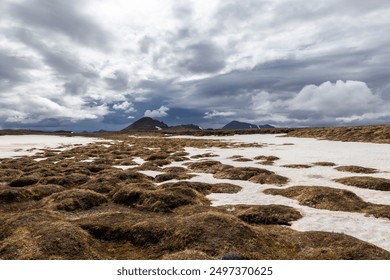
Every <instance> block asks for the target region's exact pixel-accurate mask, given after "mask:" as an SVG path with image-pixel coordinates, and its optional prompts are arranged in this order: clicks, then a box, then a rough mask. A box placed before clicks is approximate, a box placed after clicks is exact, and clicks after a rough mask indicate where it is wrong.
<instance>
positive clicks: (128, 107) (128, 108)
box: [112, 101, 136, 113]
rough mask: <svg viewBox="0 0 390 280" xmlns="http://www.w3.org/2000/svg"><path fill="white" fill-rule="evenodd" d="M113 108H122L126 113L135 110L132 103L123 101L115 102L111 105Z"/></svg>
mask: <svg viewBox="0 0 390 280" xmlns="http://www.w3.org/2000/svg"><path fill="white" fill-rule="evenodd" d="M112 108H113V109H115V110H122V111H125V112H126V113H130V112H135V111H136V110H135V109H134V107H133V103H131V102H128V101H124V102H122V103H117V104H115V105H114V106H112Z"/></svg>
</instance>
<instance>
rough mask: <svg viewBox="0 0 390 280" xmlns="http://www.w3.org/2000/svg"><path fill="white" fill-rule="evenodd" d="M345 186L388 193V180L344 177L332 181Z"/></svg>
mask: <svg viewBox="0 0 390 280" xmlns="http://www.w3.org/2000/svg"><path fill="white" fill-rule="evenodd" d="M334 181H335V182H337V183H341V184H344V185H347V186H354V187H358V188H362V189H371V190H378V191H390V180H389V179H384V178H376V177H369V176H354V177H345V178H339V179H335V180H334Z"/></svg>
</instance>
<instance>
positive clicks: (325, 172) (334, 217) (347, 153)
mask: <svg viewBox="0 0 390 280" xmlns="http://www.w3.org/2000/svg"><path fill="white" fill-rule="evenodd" d="M280 136H281V135H260V134H259V135H235V136H226V137H189V136H180V138H200V139H205V138H207V139H215V140H224V141H230V142H234V143H235V142H237V143H260V144H263V145H264V146H263V147H262V148H234V149H231V148H230V149H221V148H212V147H211V148H206V149H196V148H186V151H187V152H188V153H189V156H188V157H191V156H193V155H198V154H204V153H213V154H216V157H212V158H207V160H216V161H220V162H221V163H223V164H229V165H233V166H237V167H240V166H242V167H244V166H249V167H257V168H265V169H268V170H271V171H274V172H276V173H277V174H279V175H282V176H286V177H288V178H289V179H290V182H289V183H288V184H286V185H285V186H283V188H286V187H291V186H297V185H303V186H329V187H333V188H342V189H346V190H349V191H352V192H354V193H356V194H357V195H358V196H360V197H361V198H362V199H363V200H365V201H367V202H371V203H376V204H386V205H390V192H385V191H375V190H367V189H360V188H355V187H349V186H344V185H342V184H338V183H336V182H334V181H333V179H335V178H341V177H348V176H366V174H356V173H349V172H340V171H337V170H335V169H334V167H332V166H316V165H313V163H314V162H322V161H323V162H333V163H335V164H336V166H342V165H358V166H363V167H370V168H375V169H378V170H379V172H378V173H375V174H370V175H369V176H374V177H381V178H387V179H390V160H389V155H390V145H389V144H372V143H355V142H337V141H326V140H316V139H309V138H291V137H280ZM93 142H101V140H99V139H94V138H85V137H60V136H46V135H45V136H44V135H20V136H0V158H8V157H15V156H22V155H32V154H35V153H36V152H39V151H40V149H44V148H60V149H62V148H66V147H72V146H73V145H75V144H88V143H93ZM105 144H106V143H102V145H105ZM234 155H240V156H243V157H245V158H248V159H252V161H248V162H237V161H234V160H233V159H231V158H230V157H231V156H234ZM261 155H263V156H276V157H279V158H280V159H279V160H277V161H275V162H274V164H273V165H265V166H263V165H260V164H259V163H258V162H259V161H257V160H253V159H254V157H256V156H261ZM133 160H134V161H135V162H136V163H137V164H139V165H141V164H143V163H144V162H145V161H144V160H143V159H142V158H140V157H136V158H134V159H133ZM201 160H204V159H191V160H190V161H191V162H192V161H201ZM88 161H93V159H89V160H88ZM183 163H185V162H173V163H172V164H171V166H183V167H185V165H183ZM287 164H306V165H310V166H311V167H310V168H306V169H295V168H287V167H284V165H287ZM165 167H166V166H165ZM118 168H119V166H118ZM122 168H123V169H127V168H134V166H125V167H122ZM142 173H144V174H147V175H150V176H156V175H158V174H160V172H156V171H142ZM195 174H196V175H197V176H195V177H193V178H191V179H190V180H191V181H200V182H210V183H219V182H226V183H233V184H236V185H239V186H241V187H242V190H241V191H240V192H239V193H236V194H226V193H219V194H217V193H216V194H211V195H209V196H208V198H209V199H210V200H211V201H212V204H213V205H214V206H218V205H237V204H248V205H268V204H281V205H287V206H292V207H294V208H296V209H298V210H299V211H300V212H301V213H302V215H303V218H302V219H299V220H298V221H295V222H293V223H292V228H293V229H296V230H299V231H327V232H341V233H345V234H348V235H351V236H354V237H356V238H359V239H361V240H364V241H367V242H370V243H372V244H375V245H377V246H379V247H381V248H384V249H386V250H388V251H390V220H388V219H381V218H374V217H368V216H365V215H364V214H359V213H350V212H341V211H328V210H321V209H315V208H310V207H306V206H302V205H299V204H298V202H297V201H295V200H292V199H288V198H285V197H282V196H273V195H266V194H264V193H263V191H264V190H265V189H268V188H280V187H278V186H275V185H261V184H255V183H252V182H248V181H239V180H226V179H215V178H214V177H213V176H212V175H211V174H204V173H195ZM232 207H234V206H232Z"/></svg>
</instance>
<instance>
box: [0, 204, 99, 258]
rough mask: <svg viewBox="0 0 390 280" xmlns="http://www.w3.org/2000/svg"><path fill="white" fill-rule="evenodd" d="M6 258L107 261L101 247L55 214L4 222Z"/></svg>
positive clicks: (0, 248) (1, 252)
mask: <svg viewBox="0 0 390 280" xmlns="http://www.w3.org/2000/svg"><path fill="white" fill-rule="evenodd" d="M0 240H2V242H1V243H0V256H1V258H2V259H17V260H24V259H66V260H71V259H76V260H77V259H104V258H106V256H105V255H103V254H101V253H98V250H97V244H96V242H95V241H94V240H93V239H92V238H91V236H90V235H89V234H88V233H86V232H85V231H84V230H82V229H81V228H79V227H78V226H75V225H73V224H72V223H70V222H66V221H64V220H63V217H62V216H60V215H56V214H55V213H53V212H51V211H45V210H34V211H29V212H26V213H19V214H15V215H13V216H10V217H8V218H5V219H4V220H3V221H2V227H1V229H0Z"/></svg>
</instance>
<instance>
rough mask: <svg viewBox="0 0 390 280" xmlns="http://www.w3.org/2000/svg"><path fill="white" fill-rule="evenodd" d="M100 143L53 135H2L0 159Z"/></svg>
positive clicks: (82, 138)
mask: <svg viewBox="0 0 390 280" xmlns="http://www.w3.org/2000/svg"><path fill="white" fill-rule="evenodd" d="M97 141H101V140H99V139H97V138H87V137H65V136H55V135H3V136H0V158H10V157H18V156H30V155H34V154H36V153H38V152H39V151H40V150H42V149H47V148H51V149H54V148H59V147H60V149H64V148H65V147H68V148H69V147H72V146H74V145H78V144H82V145H85V144H88V143H93V142H97Z"/></svg>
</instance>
